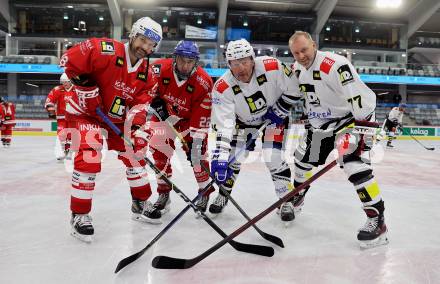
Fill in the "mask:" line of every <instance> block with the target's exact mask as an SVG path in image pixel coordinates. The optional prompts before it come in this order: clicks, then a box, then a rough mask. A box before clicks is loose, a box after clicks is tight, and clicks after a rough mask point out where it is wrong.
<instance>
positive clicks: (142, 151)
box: [131, 126, 150, 161]
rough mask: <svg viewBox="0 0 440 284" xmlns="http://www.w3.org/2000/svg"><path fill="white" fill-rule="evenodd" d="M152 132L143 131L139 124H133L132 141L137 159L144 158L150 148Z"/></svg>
mask: <svg viewBox="0 0 440 284" xmlns="http://www.w3.org/2000/svg"><path fill="white" fill-rule="evenodd" d="M149 140H150V134H149V133H147V132H145V131H143V130H142V129H141V128H139V127H138V126H133V127H132V130H131V142H132V144H133V152H134V157H135V159H136V160H138V161H139V160H143V159H144V158H145V155H146V153H147V150H148V141H149Z"/></svg>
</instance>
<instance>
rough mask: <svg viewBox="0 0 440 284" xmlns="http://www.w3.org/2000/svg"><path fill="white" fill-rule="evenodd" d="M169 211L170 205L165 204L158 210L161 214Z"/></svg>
mask: <svg viewBox="0 0 440 284" xmlns="http://www.w3.org/2000/svg"><path fill="white" fill-rule="evenodd" d="M169 211H170V207H169V206H165V208H164V209H162V210H160V214H162V216H163V215H164V214H166V213H168V212H169Z"/></svg>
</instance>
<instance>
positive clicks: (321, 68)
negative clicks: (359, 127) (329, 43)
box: [293, 50, 376, 129]
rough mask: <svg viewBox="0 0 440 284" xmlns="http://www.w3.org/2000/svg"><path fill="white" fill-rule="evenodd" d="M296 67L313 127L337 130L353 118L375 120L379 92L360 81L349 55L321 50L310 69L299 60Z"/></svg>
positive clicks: (296, 73)
mask: <svg viewBox="0 0 440 284" xmlns="http://www.w3.org/2000/svg"><path fill="white" fill-rule="evenodd" d="M293 69H294V72H295V75H296V77H297V78H298V81H299V88H300V90H301V92H302V93H303V94H304V95H305V108H306V110H305V112H306V114H307V115H308V118H309V121H310V124H311V125H312V126H313V127H314V128H321V129H337V128H339V127H340V126H342V125H344V124H345V123H346V122H347V121H349V120H351V119H353V117H354V119H356V120H365V119H370V118H373V119H374V110H375V108H376V95H375V94H374V92H373V91H372V90H371V89H370V88H368V86H367V85H365V83H364V82H362V81H361V79H360V77H359V75H358V74H357V72H356V70H355V69H354V67H353V65H352V64H351V63H350V62H349V61H348V60H347V58H345V57H343V56H340V55H337V54H334V53H331V52H323V51H319V50H318V51H317V52H316V57H315V60H314V62H313V64H312V65H311V66H310V67H309V68H308V69H306V68H305V67H303V66H302V65H301V64H299V63H298V62H295V64H294V67H293Z"/></svg>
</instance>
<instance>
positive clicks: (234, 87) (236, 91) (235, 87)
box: [232, 85, 241, 95]
mask: <svg viewBox="0 0 440 284" xmlns="http://www.w3.org/2000/svg"><path fill="white" fill-rule="evenodd" d="M232 92H234V95H238V94H240V93H241V89H240V86H239V85H235V86H233V87H232Z"/></svg>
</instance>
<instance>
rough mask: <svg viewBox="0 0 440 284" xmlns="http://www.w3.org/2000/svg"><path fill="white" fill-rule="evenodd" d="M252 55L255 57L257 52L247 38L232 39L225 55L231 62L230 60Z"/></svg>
mask: <svg viewBox="0 0 440 284" xmlns="http://www.w3.org/2000/svg"><path fill="white" fill-rule="evenodd" d="M249 56H251V57H252V59H254V58H255V52H254V49H253V48H252V46H251V44H250V43H249V42H248V41H247V40H245V39H243V38H242V39H239V40H234V41H230V42H229V43H228V46H227V47H226V51H225V57H226V61H227V62H228V63H229V61H230V60H236V59H241V58H246V57H249Z"/></svg>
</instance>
